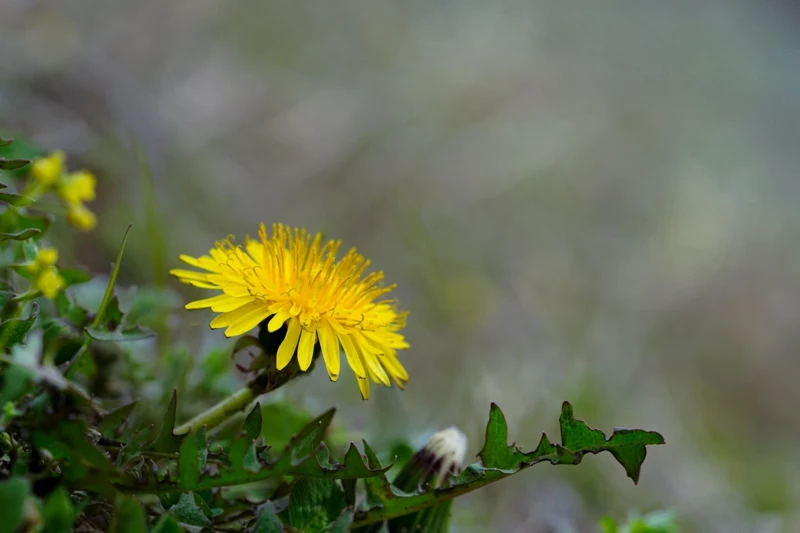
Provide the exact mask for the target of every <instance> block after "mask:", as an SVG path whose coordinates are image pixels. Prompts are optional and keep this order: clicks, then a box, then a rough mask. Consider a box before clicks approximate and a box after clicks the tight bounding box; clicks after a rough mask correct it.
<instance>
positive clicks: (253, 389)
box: [173, 356, 315, 435]
mask: <svg viewBox="0 0 800 533" xmlns="http://www.w3.org/2000/svg"><path fill="white" fill-rule="evenodd" d="M273 357H274V356H273ZM314 364H315V361H314V360H312V362H311V366H310V367H309V368H308V372H310V371H311V370H313V368H314ZM302 374H304V372H301V371H300V367H299V366H298V364H297V357H295V358H294V359H292V361H291V362H290V363H289V365H288V366H287V367H286V368H284V369H283V370H277V369H275V367H274V366H270V367H269V368H268V369H266V370H264V371H262V372H261V373H259V374H258V375H257V376H256V377H255V378H253V379H252V380H251V381H250V382H249V383H248V384H247V386H246V387H244V388H243V389H241V390H239V391H238V392H234V393H233V394H231V395H230V396H228V397H227V398H225V399H224V400H222V401H221V402H219V403H217V404H216V405H214V406H213V407H211V408H210V409H208V410H206V411H205V412H203V413H200V414H199V415H197V416H196V417H194V418H192V419H191V420H189V421H188V422H186V423H185V424H181V425H180V426H178V427H177V428H175V430H174V431H173V433H174V434H175V435H185V434H186V433H189V432H190V431H197V430H198V429H200V427H202V426H206V430H211V429H213V428H215V427H217V426H219V425H220V424H222V423H223V422H225V421H226V420H228V418H230V417H231V416H233V415H235V414H236V413H238V412H240V411H243V410H244V409H245V408H246V407H247V406H248V405H250V403H251V402H252V401H253V400H255V399H256V398H258V397H259V396H261V395H262V394H266V393H268V392H271V391H274V390H275V389H277V388H279V387H283V386H284V385H286V384H287V383H289V382H290V381H291V380H293V379H295V378H297V377H299V376H300V375H302Z"/></svg>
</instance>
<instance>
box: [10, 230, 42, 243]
mask: <svg viewBox="0 0 800 533" xmlns="http://www.w3.org/2000/svg"><path fill="white" fill-rule="evenodd" d="M40 233H41V230H38V229H36V228H28V229H24V230H22V231H20V232H17V233H0V242H2V241H8V240H12V241H24V240H25V239H30V238H33V237H36V236H37V235H39V234H40Z"/></svg>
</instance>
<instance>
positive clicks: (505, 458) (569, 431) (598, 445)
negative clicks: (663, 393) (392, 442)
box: [353, 402, 664, 528]
mask: <svg viewBox="0 0 800 533" xmlns="http://www.w3.org/2000/svg"><path fill="white" fill-rule="evenodd" d="M559 422H560V426H561V441H562V442H561V444H554V443H552V442H551V441H550V439H549V438H548V437H547V435H545V434H542V438H541V440H540V441H539V445H538V446H537V447H536V449H535V450H533V451H531V452H528V453H524V452H522V451H521V450H520V449H519V448H518V447H517V446H516V445H513V444H512V445H510V446H509V445H508V425H507V424H506V420H505V416H503V412H502V411H501V410H500V408H499V407H498V406H497V405H495V404H492V407H491V410H490V412H489V423H488V424H487V426H486V437H485V440H484V445H483V448H482V449H481V451H480V453H479V454H478V455H479V456H480V458H481V462H480V463H475V464H472V465H469V466H467V467H466V468H465V469H464V470H463V471H462V472H461V474H460V475H459V476H457V477H456V478H455V479H452V480H451V481H450V483H449V485H448V486H445V487H443V488H441V489H433V488H431V487H430V486H426V487H424V488H423V490H422V491H420V492H419V493H414V494H409V493H405V492H403V491H400V490H398V489H397V488H396V487H394V486H392V485H391V483H389V481H388V479H387V478H386V476H376V477H371V478H367V479H365V480H364V481H365V484H366V488H367V506H368V507H367V509H364V510H360V511H357V512H356V516H355V521H354V523H353V528H357V527H360V526H364V525H369V524H374V523H378V522H381V521H383V520H386V519H390V518H394V517H398V516H403V515H405V514H409V513H412V512H416V511H419V510H421V509H425V508H427V507H430V506H432V505H436V504H437V503H439V502H442V501H445V500H448V499H450V498H454V497H456V496H459V495H461V494H465V493H467V492H471V491H473V490H475V489H478V488H480V487H482V486H484V485H487V484H489V483H492V482H494V481H497V480H500V479H503V478H505V477H508V476H510V475H513V474H515V473H517V472H519V471H520V470H523V469H525V468H528V467H530V466H533V465H535V464H537V463H540V462H543V461H548V462H550V463H552V464H554V465H558V464H571V465H576V464H579V463H580V462H581V460H582V459H583V456H584V455H586V454H587V453H595V454H596V453H600V452H603V451H607V452H609V453H611V454H612V455H613V456H614V458H615V459H616V460H617V461H618V462H619V463H620V464H621V465H622V466H623V467H624V468H625V472H626V473H627V474H628V477H630V478H631V479H632V480H633V482H634V483H637V482H638V480H639V472H640V470H641V466H642V463H643V462H644V459H645V456H646V448H645V447H646V446H649V445H658V444H664V438H663V437H662V436H661V435H660V434H659V433H656V432H654V431H643V430H639V429H619V430H616V431H614V433H613V434H612V435H611V437H609V438H606V436H605V434H603V432H602V431H600V430H596V429H591V428H589V426H587V425H586V423H584V422H583V421H581V420H576V419H575V416H574V413H573V409H572V405H570V404H569V403H568V402H564V403H563V405H562V408H561V417H560V418H559ZM365 451H366V453H367V458H368V460H369V461H370V462H371V461H375V462H377V457H376V456H375V454H374V452H372V450H371V449H369V447H367V446H365Z"/></svg>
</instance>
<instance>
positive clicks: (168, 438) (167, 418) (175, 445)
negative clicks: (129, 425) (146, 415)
mask: <svg viewBox="0 0 800 533" xmlns="http://www.w3.org/2000/svg"><path fill="white" fill-rule="evenodd" d="M177 411H178V391H177V390H173V391H172V398H171V399H170V401H169V405H168V406H167V411H166V413H164V420H163V422H162V423H161V429H160V430H159V432H158V437H156V441H155V442H154V443H153V449H154V450H156V451H158V452H168V453H171V452H176V451H178V449H179V448H180V446H181V441H182V439H183V435H175V433H174V431H175V419H176V417H177Z"/></svg>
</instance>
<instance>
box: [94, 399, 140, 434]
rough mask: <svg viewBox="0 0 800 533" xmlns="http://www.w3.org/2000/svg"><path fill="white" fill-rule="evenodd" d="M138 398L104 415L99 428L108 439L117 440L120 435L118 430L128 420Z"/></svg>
mask: <svg viewBox="0 0 800 533" xmlns="http://www.w3.org/2000/svg"><path fill="white" fill-rule="evenodd" d="M136 404H137V400H134V401H132V402H131V403H129V404H126V405H123V406H122V407H120V408H119V409H115V410H114V411H111V412H110V413H108V414H107V415H106V416H104V417H103V421H102V422H100V424H98V425H97V430H98V431H99V432H100V433H101V434H102V435H103V436H104V437H105V438H107V439H110V440H116V439H117V438H118V437H119V436H118V435H117V433H118V432H119V431H118V430H119V429H120V428H121V427H122V426H123V425H124V424H125V422H127V420H128V417H129V416H130V414H131V413H132V412H133V409H134V407H136Z"/></svg>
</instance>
